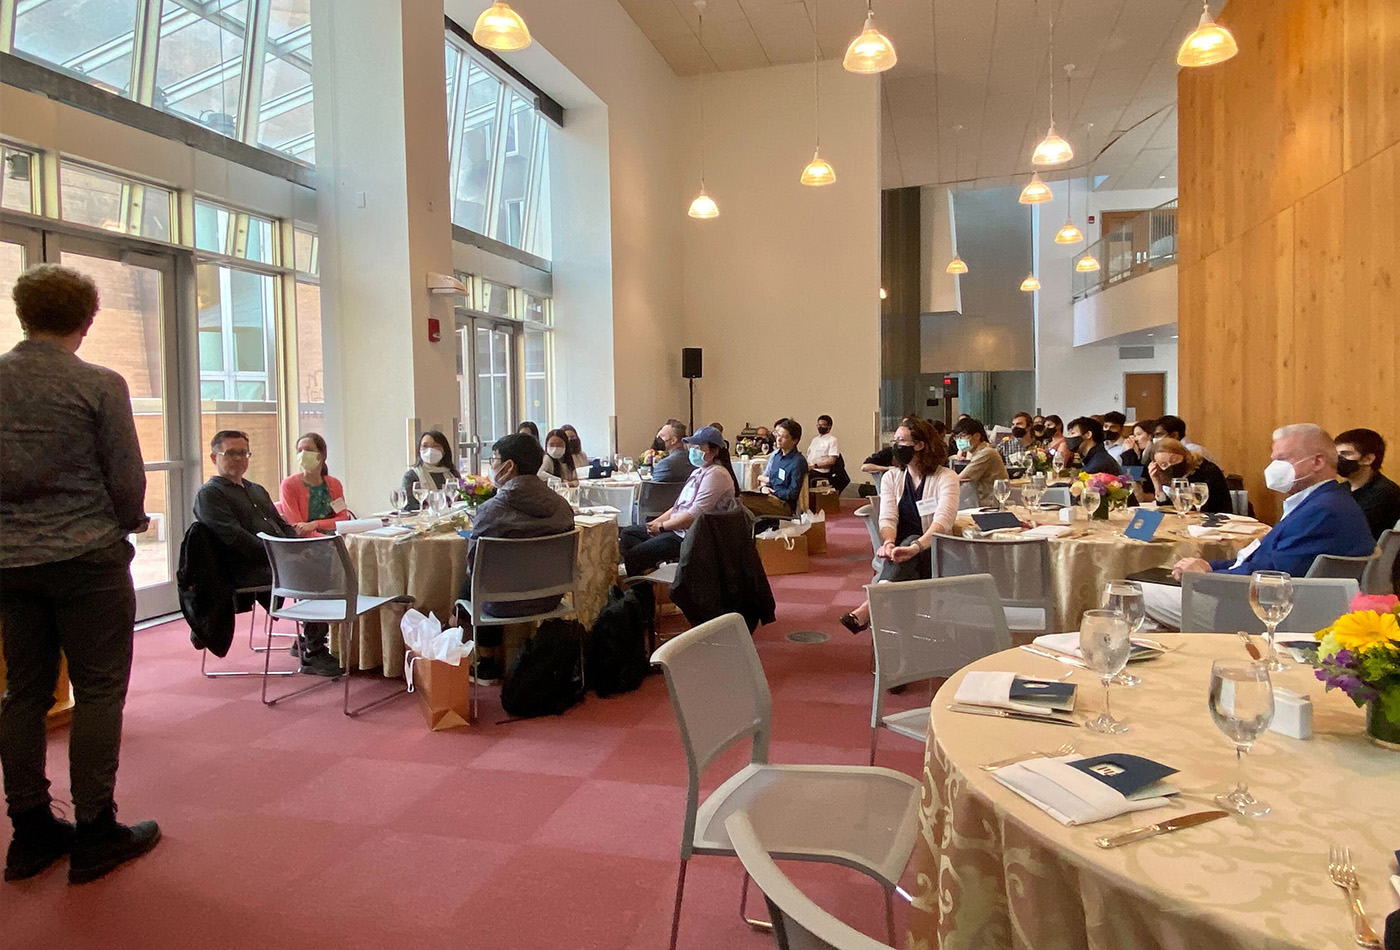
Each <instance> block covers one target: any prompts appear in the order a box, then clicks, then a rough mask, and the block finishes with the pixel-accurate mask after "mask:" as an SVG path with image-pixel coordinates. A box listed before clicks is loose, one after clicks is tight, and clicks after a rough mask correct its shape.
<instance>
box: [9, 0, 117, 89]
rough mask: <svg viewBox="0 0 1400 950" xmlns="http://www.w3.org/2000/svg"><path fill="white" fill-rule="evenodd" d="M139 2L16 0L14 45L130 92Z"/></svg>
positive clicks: (60, 67) (17, 49) (89, 78)
mask: <svg viewBox="0 0 1400 950" xmlns="http://www.w3.org/2000/svg"><path fill="white" fill-rule="evenodd" d="M137 6H138V4H137V0H37V2H35V0H29V2H26V3H17V4H16V5H15V14H14V16H15V32H14V47H13V51H14V52H16V53H24V54H27V55H28V56H30V57H31V58H33V59H40V60H43V61H44V62H46V63H48V64H49V65H51V66H54V67H56V68H58V70H59V71H60V72H64V73H67V74H68V75H70V76H76V77H78V78H79V79H83V80H86V81H87V82H91V83H94V84H95V85H99V86H102V87H104V88H106V89H108V90H110V91H112V92H116V93H120V94H121V95H129V94H130V88H131V58H132V52H133V50H134V47H135V42H136V8H137ZM7 52H9V51H8V50H7Z"/></svg>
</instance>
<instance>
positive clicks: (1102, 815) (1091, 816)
mask: <svg viewBox="0 0 1400 950" xmlns="http://www.w3.org/2000/svg"><path fill="white" fill-rule="evenodd" d="M1082 758H1084V757H1083V756H1081V755H1069V756H1064V757H1063V758H1058V759H1028V760H1026V761H1025V762H1018V763H1017V764H1015V765H1009V766H1007V767H1006V768H1004V769H998V770H997V772H996V773H995V775H994V777H995V778H996V780H997V781H998V782H1000V783H1001V784H1003V785H1005V786H1006V787H1007V788H1009V789H1011V790H1012V791H1013V792H1015V793H1016V794H1017V795H1020V796H1021V797H1022V798H1024V799H1025V800H1026V801H1028V802H1030V803H1031V804H1032V805H1035V806H1036V807H1037V808H1039V809H1041V810H1042V811H1044V812H1045V813H1046V814H1048V815H1049V816H1050V817H1051V818H1054V819H1055V820H1056V821H1058V822H1059V823H1060V824H1062V825H1087V824H1090V823H1092V822H1095V821H1103V820H1104V819H1106V818H1115V817H1117V816H1118V815H1125V814H1127V813H1128V812H1133V811H1146V810H1147V809H1149V808H1160V807H1161V806H1163V805H1167V804H1170V800H1169V799H1166V798H1160V797H1158V798H1143V799H1139V800H1136V801H1133V800H1129V799H1128V798H1126V797H1124V796H1123V795H1122V794H1121V793H1119V792H1116V791H1114V790H1113V789H1111V788H1109V787H1108V786H1107V785H1105V784H1104V783H1103V782H1100V781H1099V780H1098V779H1096V778H1093V777H1091V776H1089V775H1085V774H1084V773H1083V772H1081V771H1079V770H1078V769H1072V768H1070V767H1069V766H1068V765H1067V764H1066V763H1068V762H1076V761H1078V760H1079V759H1082Z"/></svg>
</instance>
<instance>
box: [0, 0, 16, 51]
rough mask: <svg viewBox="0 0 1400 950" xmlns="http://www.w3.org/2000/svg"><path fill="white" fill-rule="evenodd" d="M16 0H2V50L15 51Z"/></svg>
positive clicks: (0, 11) (0, 32) (0, 1)
mask: <svg viewBox="0 0 1400 950" xmlns="http://www.w3.org/2000/svg"><path fill="white" fill-rule="evenodd" d="M15 3H16V0H0V50H3V51H4V52H6V53H12V52H14V48H15Z"/></svg>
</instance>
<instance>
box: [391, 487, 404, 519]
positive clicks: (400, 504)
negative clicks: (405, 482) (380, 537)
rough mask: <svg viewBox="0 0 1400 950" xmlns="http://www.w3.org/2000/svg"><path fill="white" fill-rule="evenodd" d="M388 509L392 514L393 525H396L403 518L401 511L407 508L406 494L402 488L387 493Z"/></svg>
mask: <svg viewBox="0 0 1400 950" xmlns="http://www.w3.org/2000/svg"><path fill="white" fill-rule="evenodd" d="M389 507H390V508H391V509H393V512H394V518H393V520H394V523H395V524H398V523H399V520H400V519H401V518H402V517H403V510H404V509H405V508H407V507H408V492H406V491H404V490H403V489H402V488H395V489H394V490H393V491H391V492H389Z"/></svg>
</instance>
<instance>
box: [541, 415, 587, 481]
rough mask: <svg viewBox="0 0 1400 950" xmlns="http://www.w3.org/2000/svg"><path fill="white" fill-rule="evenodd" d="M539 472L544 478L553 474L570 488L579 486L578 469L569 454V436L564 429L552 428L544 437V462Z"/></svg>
mask: <svg viewBox="0 0 1400 950" xmlns="http://www.w3.org/2000/svg"><path fill="white" fill-rule="evenodd" d="M539 472H540V477H541V478H543V479H548V478H549V476H551V475H553V476H554V477H555V478H557V479H559V480H561V481H562V482H563V483H564V484H565V485H568V486H569V487H570V488H577V487H578V469H577V468H575V467H574V459H573V456H571V455H569V436H568V434H567V433H566V432H565V431H564V430H563V429H551V430H549V434H548V435H546V436H545V437H544V462H543V464H542V465H541V466H540V470H539Z"/></svg>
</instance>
